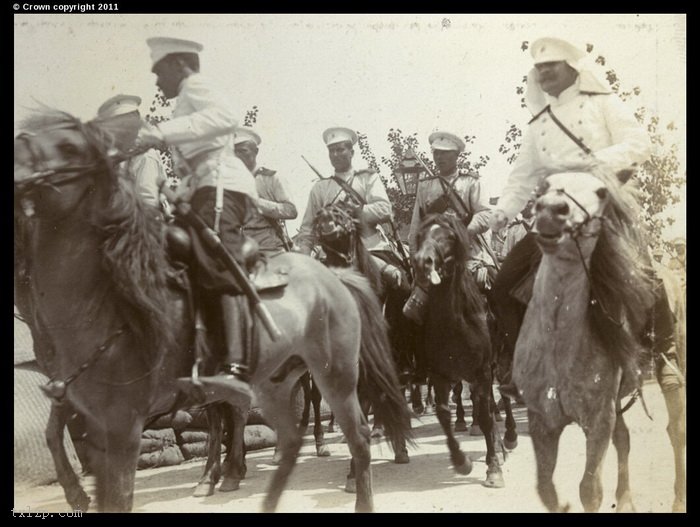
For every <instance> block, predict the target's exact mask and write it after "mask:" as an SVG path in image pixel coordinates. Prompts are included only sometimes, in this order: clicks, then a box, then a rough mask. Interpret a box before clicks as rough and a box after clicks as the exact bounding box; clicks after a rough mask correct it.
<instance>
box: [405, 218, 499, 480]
mask: <svg viewBox="0 0 700 527" xmlns="http://www.w3.org/2000/svg"><path fill="white" fill-rule="evenodd" d="M417 246H418V250H417V251H416V253H415V254H414V255H413V258H414V269H415V273H416V274H415V276H416V283H417V285H418V286H420V287H422V288H423V289H424V290H425V291H427V301H426V312H425V317H424V321H423V333H424V341H423V345H424V346H425V350H426V353H425V354H426V357H427V361H428V362H427V365H428V377H429V378H430V380H431V381H432V384H433V387H434V390H435V402H436V413H437V417H438V420H439V422H440V425H441V427H442V429H443V432H444V434H445V436H446V438H447V446H448V448H449V450H450V458H451V460H452V464H453V467H454V469H455V471H456V472H458V473H460V474H469V473H470V472H471V470H472V461H471V460H470V459H469V457H468V456H465V454H464V453H463V452H462V450H461V449H460V447H459V443H458V442H457V440H456V439H455V437H454V434H453V432H452V427H451V423H450V407H449V401H448V398H449V395H450V390H451V388H452V387H453V386H454V385H455V384H456V383H458V382H460V381H462V380H465V381H467V382H469V383H470V384H471V386H472V388H473V391H474V392H475V398H474V401H475V406H476V411H475V412H474V414H475V419H478V423H479V426H480V427H481V429H482V431H483V433H484V438H485V440H486V467H487V470H486V479H485V480H484V482H483V485H485V486H487V487H491V488H501V487H504V486H505V482H504V480H503V472H502V469H501V466H500V463H499V460H498V457H497V453H496V446H497V445H498V446H499V447H501V448H502V444H501V440H500V436H499V433H498V429H497V427H496V424H495V420H494V416H493V413H492V412H491V406H490V405H491V400H492V398H493V392H492V389H493V388H492V360H491V342H490V338H489V331H488V327H487V321H486V305H485V300H484V299H483V298H482V296H481V294H480V293H479V290H478V287H477V285H476V283H475V281H474V278H473V277H472V275H471V273H470V272H469V271H468V270H467V267H466V262H467V257H468V254H469V247H470V240H469V235H468V233H467V231H466V227H465V226H464V224H463V222H461V221H460V220H457V219H456V218H454V217H452V216H450V215H446V214H442V215H439V214H432V215H429V216H427V217H426V218H425V219H424V220H423V222H422V223H421V225H420V229H419V233H418V237H417Z"/></svg>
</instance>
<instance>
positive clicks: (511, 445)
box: [503, 437, 518, 450]
mask: <svg viewBox="0 0 700 527" xmlns="http://www.w3.org/2000/svg"><path fill="white" fill-rule="evenodd" d="M503 446H504V447H506V448H507V449H508V450H515V447H517V446H518V438H517V437H516V438H515V439H513V440H512V441H509V440H508V439H506V438H503Z"/></svg>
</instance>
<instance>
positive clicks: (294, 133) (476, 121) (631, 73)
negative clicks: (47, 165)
mask: <svg viewBox="0 0 700 527" xmlns="http://www.w3.org/2000/svg"><path fill="white" fill-rule="evenodd" d="M685 27H686V20H685V15H682V14H681V15H670V14H667V15H650V14H643V15H632V14H621V15H609V14H605V15H594V14H589V15H573V14H569V15H527V14H518V15H506V14H493V15H488V14H478V15H470V14H449V13H446V14H420V15H409V14H386V15H375V14H371V15H340V14H337V15H321V14H318V15H313V14H303V15H302V14H299V15H294V14H277V15H275V14H264V15H253V14H245V15H240V14H217V15H204V14H201V15H200V14H166V15H163V14H158V15H90V14H81V15H39V14H17V15H15V17H14V59H15V64H14V88H15V98H14V102H15V131H17V127H16V123H17V122H18V121H19V120H20V119H21V118H22V117H23V116H24V115H26V113H27V111H28V109H31V108H34V107H36V106H37V101H38V102H41V103H43V104H47V105H50V106H53V107H56V108H58V109H60V110H64V111H67V112H69V113H72V114H73V115H76V116H77V117H80V118H81V119H85V120H87V119H89V118H91V117H94V115H95V114H96V112H97V108H98V107H99V106H100V104H101V103H102V102H104V101H105V100H106V99H108V98H109V97H111V96H113V95H115V94H117V93H128V94H135V95H138V96H140V97H141V98H142V99H143V105H142V111H144V112H145V111H147V107H148V105H149V104H150V102H151V101H152V100H153V97H154V94H155V90H156V89H155V84H154V83H155V76H154V75H153V74H152V73H151V72H150V68H151V62H150V57H149V50H148V47H147V45H146V43H145V41H146V39H147V38H148V37H151V36H172V37H180V38H187V39H191V40H196V41H198V42H200V43H202V44H203V46H204V49H203V51H202V53H201V54H200V60H201V70H202V73H203V74H205V75H207V76H208V77H210V78H213V79H214V80H215V82H216V83H217V84H218V85H219V86H220V87H221V88H222V89H223V90H224V92H225V93H226V94H228V95H229V96H230V101H231V104H232V105H233V107H234V108H236V111H237V112H238V113H239V115H240V119H241V121H242V120H243V118H244V116H245V113H246V111H247V110H250V109H251V108H252V107H253V106H257V107H258V108H259V113H258V121H257V123H256V126H255V127H256V129H257V131H258V132H259V133H260V135H261V136H262V144H261V146H260V154H259V157H258V161H259V164H260V165H264V166H266V167H268V168H271V169H274V170H277V171H278V173H279V174H280V176H281V177H282V180H283V182H284V183H285V186H286V187H287V189H288V190H289V193H290V195H291V198H292V201H294V203H295V204H296V205H297V208H298V210H299V217H300V218H301V216H302V215H303V212H304V209H305V207H306V200H307V197H308V193H309V189H310V187H311V185H312V184H313V182H314V179H315V177H316V176H315V175H314V173H313V172H311V170H310V169H309V168H308V166H306V164H305V163H304V161H303V160H302V159H301V156H302V155H304V156H305V157H306V158H307V159H308V160H309V161H310V162H311V163H312V164H313V165H314V166H315V167H316V168H318V169H319V170H320V171H321V172H322V173H324V174H325V175H330V174H331V172H332V168H331V165H330V162H329V161H328V156H327V150H326V147H325V145H324V143H323V141H322V139H321V134H322V132H323V131H324V130H325V129H326V128H328V127H331V126H346V127H349V128H352V129H354V130H358V131H361V132H363V133H365V134H367V138H368V142H369V145H370V147H371V148H372V150H373V152H374V153H375V155H376V157H377V159H380V158H381V157H382V156H388V155H389V144H388V143H387V141H386V135H387V133H388V132H389V129H391V128H398V129H401V130H402V131H404V132H406V133H413V132H416V133H417V134H418V140H419V142H420V145H421V147H423V148H424V149H426V150H427V149H428V141H427V137H428V135H429V134H430V133H431V132H433V131H435V130H438V129H439V130H447V131H451V132H453V133H455V134H457V135H460V136H464V135H465V134H469V135H472V136H476V139H475V142H474V144H473V145H470V147H471V148H472V152H473V157H474V159H478V158H479V156H482V155H484V156H489V158H490V161H489V163H488V164H487V165H486V166H485V167H484V168H483V169H482V170H481V176H482V178H481V181H482V187H483V192H484V193H485V194H486V195H487V196H498V195H499V194H500V190H501V188H502V187H503V185H504V184H505V180H506V178H507V175H508V171H509V166H508V164H507V162H506V161H505V157H504V156H503V155H502V154H500V153H499V152H498V147H499V145H500V144H501V143H502V142H503V138H504V136H505V132H506V130H507V129H508V128H509V126H510V125H511V124H515V125H517V126H519V127H520V128H524V127H525V126H526V125H527V121H528V120H529V118H530V115H529V113H528V111H527V110H525V109H522V108H520V96H519V95H517V94H516V91H515V90H516V87H517V86H518V85H519V84H520V82H521V80H522V78H523V76H524V75H526V74H527V72H528V70H529V69H530V68H531V66H532V63H531V58H530V55H529V53H528V52H523V51H522V50H521V44H522V42H523V41H530V42H531V41H533V40H535V39H537V38H540V37H544V36H553V37H560V38H565V39H566V40H569V41H570V42H572V43H574V44H577V45H579V47H582V48H583V47H584V46H585V44H587V43H590V44H593V46H594V53H595V54H602V55H603V56H605V57H606V59H607V60H608V65H609V66H610V67H612V68H614V69H615V70H616V71H617V73H618V75H619V77H620V79H621V81H622V86H623V88H632V87H634V86H639V87H640V88H641V89H642V94H641V99H640V103H641V104H643V105H644V106H646V107H647V108H648V109H649V110H651V111H652V112H655V113H657V114H658V115H659V116H660V117H661V119H662V122H663V123H667V122H670V121H673V122H674V124H675V125H676V127H677V131H676V132H673V135H672V136H671V135H669V140H672V141H676V142H678V144H679V151H680V156H681V158H682V159H681V166H682V167H683V170H685V133H686V122H685V116H686V89H685V86H686V52H685V50H686V29H685ZM669 134H671V132H669ZM354 166H355V168H362V167H364V166H365V163H364V161H362V159H361V157H360V154H359V149H357V148H356V154H355V159H354ZM384 174H385V175H387V176H388V175H389V174H388V172H386V171H385V172H384ZM672 214H673V215H674V216H676V218H677V225H676V227H674V229H672V232H670V233H669V234H670V235H674V236H678V235H685V205H684V202H683V204H682V205H681V206H680V207H676V208H674V210H673V211H672ZM298 223H299V220H295V221H290V222H288V228H289V231H290V234H294V233H295V232H296V228H297V226H298Z"/></svg>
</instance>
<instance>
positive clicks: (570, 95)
mask: <svg viewBox="0 0 700 527" xmlns="http://www.w3.org/2000/svg"><path fill="white" fill-rule="evenodd" d="M579 86H580V78H579V77H576V80H575V81H574V83H573V84H572V85H571V86H569V87H568V88H566V89H565V90H564V91H562V92H561V93H560V94H559V97H552V96H551V95H549V94H547V93H545V94H544V98H545V100H546V101H547V104H549V105H550V106H560V105H562V104H565V103H567V102H569V101H571V100H573V99H574V98H575V97H576V96H577V95H578V94H579V93H581V89H580V87H579Z"/></svg>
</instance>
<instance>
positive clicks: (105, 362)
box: [14, 109, 411, 512]
mask: <svg viewBox="0 0 700 527" xmlns="http://www.w3.org/2000/svg"><path fill="white" fill-rule="evenodd" d="M22 129H23V133H22V134H20V135H19V136H18V137H17V138H16V139H15V145H14V146H15V168H14V195H15V202H16V203H17V204H18V206H19V207H21V209H22V211H23V212H24V213H25V214H28V215H31V216H32V220H33V222H34V223H35V224H34V229H33V231H32V235H31V240H30V241H29V244H28V252H29V254H28V256H29V258H30V261H31V262H32V268H31V273H30V280H31V288H30V290H31V295H32V302H33V305H34V319H35V320H36V321H37V322H38V323H39V325H40V326H41V328H42V330H43V331H44V332H45V334H46V336H47V339H48V341H49V343H50V351H51V355H52V357H51V361H50V364H51V374H52V375H51V377H52V383H51V385H50V387H49V389H50V391H51V392H52V395H53V397H54V400H56V401H61V400H66V401H68V402H69V403H70V405H71V406H72V407H73V408H75V409H76V411H78V412H80V413H81V414H82V415H83V416H84V418H85V421H86V427H87V432H88V436H89V438H90V441H89V447H88V448H89V455H90V463H91V465H92V467H93V470H94V472H95V477H96V495H97V506H98V509H99V510H101V511H130V510H131V509H132V506H133V490H134V480H135V472H136V460H137V457H138V454H139V447H140V437H141V432H142V430H143V427H144V423H145V422H146V420H147V419H148V418H149V417H150V416H153V415H162V414H165V413H167V412H171V411H174V409H176V408H178V407H183V406H186V405H188V404H189V405H190V406H191V405H192V401H191V400H188V399H190V397H189V395H188V394H189V393H190V392H189V391H187V392H183V390H182V389H181V383H180V382H179V379H182V378H183V377H184V378H189V376H190V374H191V372H192V364H193V352H192V342H193V338H194V329H195V327H194V324H193V321H192V320H191V318H192V317H190V315H189V312H188V309H187V307H188V306H187V302H186V297H187V295H186V294H185V293H183V292H182V291H181V290H180V289H178V288H176V287H174V286H173V285H172V284H171V283H169V282H168V279H167V271H168V270H169V262H168V258H167V253H166V246H165V243H164V236H163V231H162V228H161V223H160V222H159V221H158V220H157V218H155V216H154V215H152V214H149V213H148V212H147V211H145V210H144V207H143V206H142V205H141V203H140V201H139V200H138V198H137V196H136V195H135V192H134V189H133V187H132V186H130V185H129V184H128V183H127V182H125V181H124V180H123V178H120V177H118V175H117V173H116V171H115V170H114V167H113V162H112V158H111V157H110V155H109V147H110V145H111V144H112V142H111V138H110V137H109V136H108V135H107V134H105V133H104V131H103V130H101V129H100V127H99V124H98V123H96V122H88V123H82V122H81V121H80V120H78V119H76V118H75V117H73V116H71V115H69V114H67V113H64V112H59V111H54V110H48V109H47V110H45V111H44V112H42V113H38V114H36V115H35V116H33V117H30V118H29V119H27V120H26V121H25V122H24V123H23V125H22ZM269 267H270V270H271V271H273V272H276V271H280V270H281V271H282V272H286V273H287V274H288V277H289V284H288V285H287V286H286V287H284V288H283V289H274V290H269V291H267V292H264V291H263V292H261V293H260V296H261V298H262V301H263V302H264V304H265V306H266V307H267V309H268V311H269V312H270V313H271V315H272V317H273V318H274V320H275V321H277V323H278V324H279V326H280V328H281V330H282V338H281V339H279V340H276V341H274V340H272V338H271V337H270V336H269V335H268V334H267V333H266V332H263V331H260V332H259V333H258V335H257V344H258V345H257V346H256V350H255V353H254V354H253V362H252V364H251V366H252V374H251V387H252V389H253V391H254V393H255V395H256V398H257V401H258V404H259V405H260V407H261V408H262V410H263V413H264V415H265V416H266V419H267V420H268V422H270V424H272V426H273V427H274V428H275V430H276V432H277V440H278V446H279V448H280V450H281V452H282V460H281V463H280V465H279V466H278V467H277V470H276V471H275V472H274V474H273V475H272V478H271V481H270V484H269V487H268V491H267V494H266V496H265V499H264V502H263V510H264V511H269V512H271V511H274V510H275V508H276V506H277V504H278V502H279V499H280V496H281V494H282V492H283V490H284V487H285V486H286V483H287V481H288V478H289V475H290V473H291V471H292V469H293V467H294V464H295V462H296V455H297V453H298V451H299V449H300V447H301V443H302V438H301V436H300V434H299V430H298V427H297V423H296V422H295V418H294V414H293V411H292V401H291V392H292V389H293V387H294V385H295V384H296V382H297V380H298V378H299V377H300V376H301V375H302V374H303V372H304V371H306V370H308V371H310V372H311V373H312V375H313V376H314V379H315V381H316V382H317V384H318V386H319V389H320V390H321V393H322V394H323V396H324V397H325V398H326V400H327V401H328V402H329V405H330V407H331V408H332V409H333V411H334V413H335V414H336V416H337V419H338V421H339V423H340V426H341V428H342V429H343V431H344V433H345V436H346V437H347V440H348V446H349V448H350V452H351V455H352V459H353V465H354V468H355V473H356V475H357V478H356V479H357V481H356V486H357V495H356V500H355V510H356V511H372V510H373V498H372V482H371V480H372V475H371V471H370V466H369V463H370V442H369V427H368V425H367V422H366V419H365V418H364V416H363V414H362V411H361V408H360V404H359V401H358V396H357V383H358V379H359V378H360V377H361V378H362V379H363V383H364V385H365V386H367V390H368V396H369V397H370V398H371V399H372V404H373V405H374V408H375V412H376V413H377V414H379V415H381V416H382V420H383V422H384V423H385V427H386V430H387V434H388V435H389V436H390V437H391V438H392V439H393V440H395V441H399V440H409V441H410V440H411V437H410V436H411V432H410V428H409V426H408V423H409V419H408V410H407V408H406V407H405V404H404V400H403V397H402V396H401V393H400V391H399V390H398V387H397V379H396V374H395V372H394V369H393V364H392V363H391V360H390V349H389V345H388V339H387V334H386V329H385V328H384V326H383V324H381V323H378V321H381V309H380V306H379V304H378V302H377V301H376V299H375V297H374V294H373V292H372V291H371V289H370V288H369V286H368V283H367V281H366V279H364V278H362V277H361V276H359V275H357V274H356V273H353V272H349V271H348V272H342V273H340V272H339V273H334V272H331V271H330V270H328V269H327V268H326V267H324V266H323V265H322V264H320V263H318V262H315V261H314V260H312V259H311V258H309V257H307V256H304V255H300V254H293V253H285V254H284V255H280V256H278V257H277V258H275V259H273V260H271V262H270V263H269ZM220 397H221V398H223V399H225V400H226V401H227V402H228V403H229V404H232V405H234V406H236V405H240V404H241V403H242V402H241V400H240V399H239V398H238V397H237V396H236V395H235V394H226V395H225V396H220ZM246 401H247V399H246ZM198 402H199V403H202V401H198ZM51 421H52V420H51V419H50V420H49V426H51V425H52V423H51ZM54 425H55V423H54ZM53 446H54V447H55V446H56V445H53ZM53 450H54V449H53V448H52V454H53V455H54V459H55V460H57V459H58V458H59V457H60V454H59V453H57V452H55V451H53ZM56 463H57V470H58V469H59V464H60V463H59V461H57V462H56ZM66 464H67V463H66ZM64 468H65V467H64ZM68 469H69V470H70V473H71V474H72V478H73V479H74V480H75V481H74V482H73V483H75V486H77V487H78V488H79V487H80V485H79V483H78V482H77V477H76V476H75V474H74V473H73V472H72V469H71V468H70V466H69V465H68ZM65 482H66V480H65V478H64V479H63V480H62V481H61V483H62V484H64V483H65ZM64 488H66V487H65V486H64ZM80 490H81V492H83V493H84V491H83V490H82V489H80ZM67 499H69V500H70V498H69V496H68V493H67Z"/></svg>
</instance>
